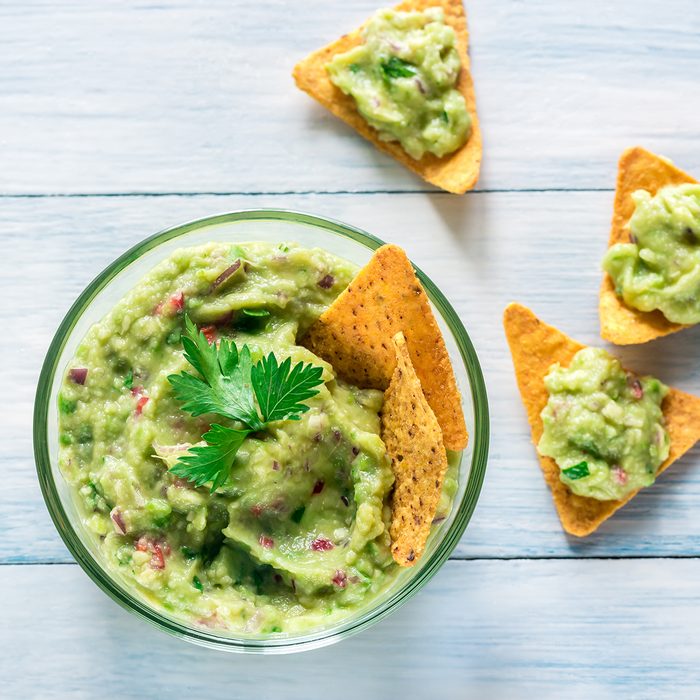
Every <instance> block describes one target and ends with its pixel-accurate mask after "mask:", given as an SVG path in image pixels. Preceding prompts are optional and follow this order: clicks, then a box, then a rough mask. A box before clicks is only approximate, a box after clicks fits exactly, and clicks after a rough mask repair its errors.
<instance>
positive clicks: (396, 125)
mask: <svg viewBox="0 0 700 700" xmlns="http://www.w3.org/2000/svg"><path fill="white" fill-rule="evenodd" d="M363 32H364V43H363V44H362V45H360V46H357V47H355V48H354V49H351V50H350V51H348V52H346V53H343V54H339V55H337V56H335V58H334V59H333V60H332V61H331V62H330V63H329V64H328V65H327V66H326V68H327V70H328V73H329V76H330V79H331V81H332V82H333V83H334V84H335V85H337V86H338V87H339V88H340V89H341V90H342V91H343V92H344V93H345V94H346V95H350V96H352V97H353V98H354V100H355V102H356V105H357V109H358V111H359V112H360V114H361V115H362V116H363V117H364V119H365V120H366V121H367V122H368V123H369V124H370V125H371V126H373V127H374V128H375V129H377V131H378V132H379V137H380V138H381V139H382V140H385V141H399V142H400V143H401V145H402V147H403V148H404V150H405V151H406V153H408V154H409V155H410V156H411V157H412V158H414V159H416V160H420V158H422V157H423V155H425V153H432V154H434V155H436V156H438V157H442V156H444V155H447V154H448V153H452V152H454V151H456V150H457V149H458V148H460V147H461V146H462V145H464V144H465V143H466V141H467V139H468V138H469V135H470V134H471V117H470V116H469V112H468V111H467V106H466V103H465V100H464V97H463V96H462V94H461V93H460V92H459V91H458V90H456V89H455V86H456V84H457V79H458V77H459V72H460V70H461V61H460V58H459V54H458V53H457V49H456V47H455V42H456V39H455V32H454V30H453V29H452V27H450V26H449V25H447V24H445V22H444V15H443V11H442V9H440V8H430V9H428V10H425V11H424V12H397V11H395V10H389V9H387V10H379V11H378V12H377V13H376V14H375V15H374V17H373V18H372V19H371V20H370V21H369V22H368V23H367V25H366V26H365V28H364V30H363Z"/></svg>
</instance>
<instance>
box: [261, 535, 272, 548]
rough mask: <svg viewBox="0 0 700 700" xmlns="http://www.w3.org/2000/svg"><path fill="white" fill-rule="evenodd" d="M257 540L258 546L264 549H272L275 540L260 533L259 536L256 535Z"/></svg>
mask: <svg viewBox="0 0 700 700" xmlns="http://www.w3.org/2000/svg"><path fill="white" fill-rule="evenodd" d="M258 542H259V543H260V546H261V547H264V548H265V549H272V548H273V547H274V546H275V541H274V540H273V539H272V537H268V536H267V535H260V537H258Z"/></svg>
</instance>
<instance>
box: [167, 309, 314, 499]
mask: <svg viewBox="0 0 700 700" xmlns="http://www.w3.org/2000/svg"><path fill="white" fill-rule="evenodd" d="M182 346H183V348H184V351H185V353H184V354H185V358H186V359H187V361H188V362H189V363H190V364H191V365H192V367H194V369H196V370H197V372H198V373H199V375H200V376H195V375H194V374H190V373H189V372H181V373H180V374H171V375H170V376H169V377H168V381H169V382H170V384H171V385H172V387H173V392H174V394H175V398H176V399H177V400H178V401H180V402H181V403H182V408H183V410H185V411H187V412H188V413H191V414H192V415H193V416H201V415H204V414H207V413H214V414H216V415H219V416H223V417H224V418H229V419H231V420H233V421H236V422H237V423H239V424H242V427H241V428H239V427H236V428H229V427H227V426H224V425H219V424H218V423H213V424H212V425H211V426H210V429H209V431H208V432H206V433H205V434H204V435H203V436H202V437H203V439H204V441H205V442H206V445H196V446H194V447H191V448H190V449H189V450H188V451H187V452H186V453H185V454H184V455H182V456H181V457H180V458H179V459H178V460H177V462H176V463H175V465H174V466H173V467H172V468H171V470H170V471H171V472H172V473H173V474H175V475H176V476H179V477H182V478H184V479H187V480H189V481H191V482H192V483H193V484H194V485H195V486H204V485H205V484H207V483H211V491H212V492H213V491H215V490H216V489H217V488H219V487H220V486H223V484H224V483H225V482H226V479H227V478H228V474H229V471H230V469H231V465H232V464H233V460H234V458H235V456H236V452H238V449H239V448H240V446H241V445H242V444H243V441H244V440H245V439H246V438H247V437H248V435H250V434H251V433H254V432H258V431H260V430H263V429H265V428H266V427H267V426H268V425H269V424H270V423H273V422H275V421H281V420H299V418H300V417H301V414H303V413H306V411H308V410H309V407H308V406H307V405H306V404H304V403H302V402H303V401H306V400H307V399H310V398H312V397H313V396H316V394H318V391H319V390H318V389H317V387H318V386H319V385H321V384H323V378H322V375H323V370H322V368H321V367H315V366H314V365H311V364H304V363H303V362H298V363H297V364H295V365H294V366H293V367H292V361H291V358H287V359H286V360H284V361H283V362H282V364H279V363H278V362H277V358H276V357H275V355H274V353H270V354H269V355H268V356H267V357H263V358H262V359H261V360H260V361H259V362H256V363H255V364H253V361H252V358H251V355H250V349H249V348H248V346H247V345H244V346H243V347H242V348H241V349H240V351H239V350H238V348H237V347H236V345H235V343H233V342H231V341H229V340H225V339H222V340H221V341H220V342H219V345H218V346H217V344H216V343H212V344H211V345H210V344H209V342H208V341H207V339H206V336H205V335H204V333H202V332H201V331H198V330H197V327H196V326H195V325H194V323H192V321H191V320H190V319H189V318H188V317H187V316H185V332H184V333H183V335H182ZM256 400H257V405H256Z"/></svg>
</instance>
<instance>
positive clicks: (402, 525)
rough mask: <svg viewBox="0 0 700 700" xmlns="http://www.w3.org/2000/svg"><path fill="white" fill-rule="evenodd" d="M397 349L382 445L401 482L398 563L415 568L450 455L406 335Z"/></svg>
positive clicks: (395, 526)
mask: <svg viewBox="0 0 700 700" xmlns="http://www.w3.org/2000/svg"><path fill="white" fill-rule="evenodd" d="M393 344H394V347H395V349H396V360H397V363H396V369H395V370H394V374H393V376H392V378H391V382H390V383H389V388H388V389H387V390H386V393H385V395H384V407H383V408H382V440H384V444H385V445H386V449H387V452H388V453H389V457H391V467H392V469H393V470H394V476H395V478H396V481H395V484H394V494H393V497H392V505H391V527H390V530H389V532H390V534H391V542H392V544H391V554H392V556H393V557H394V560H395V561H396V563H397V564H400V565H401V566H413V565H414V564H415V563H416V562H417V561H418V560H419V559H420V558H421V555H422V554H423V550H424V549H425V543H426V541H427V539H428V535H429V534H430V527H431V525H432V523H433V518H434V517H435V511H436V510H437V507H438V503H439V502H440V492H441V491H442V481H443V479H444V478H445V472H446V471H447V452H445V447H444V445H443V443H442V431H441V430H440V426H439V425H438V422H437V418H436V417H435V414H434V413H433V411H432V409H431V408H430V406H429V405H428V402H427V401H426V400H425V396H424V395H423V390H422V389H421V383H420V380H419V379H418V376H417V375H416V373H415V370H414V369H413V365H412V364H411V357H410V355H409V353H408V348H407V347H406V339H405V338H404V336H403V333H397V334H396V335H395V336H394V338H393Z"/></svg>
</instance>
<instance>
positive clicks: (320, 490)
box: [59, 243, 456, 634]
mask: <svg viewBox="0 0 700 700" xmlns="http://www.w3.org/2000/svg"><path fill="white" fill-rule="evenodd" d="M355 272H356V270H355V268H354V266H352V265H350V264H349V263H347V262H345V261H343V260H341V259H339V258H337V257H335V256H333V255H331V254H329V253H327V252H325V251H322V250H318V249H313V250H308V249H303V248H301V247H299V246H297V245H296V244H281V245H273V244H269V243H246V244H242V245H231V244H224V243H210V244H207V245H203V246H200V247H196V248H187V249H181V250H178V251H176V252H174V253H173V254H172V255H171V256H170V257H169V258H168V259H166V260H165V261H163V262H162V263H160V264H159V265H158V266H156V267H155V268H154V269H153V270H152V271H151V272H150V273H149V274H148V275H146V276H145V277H144V278H143V279H142V280H141V282H140V283H139V284H138V285H137V286H136V287H135V288H134V289H132V290H131V291H130V292H129V293H128V294H127V295H126V296H125V297H124V299H122V301H120V302H119V303H118V304H117V305H116V306H115V307H114V308H113V309H112V311H111V312H110V313H109V314H108V315H107V316H106V317H105V318H104V319H103V320H102V321H100V322H99V323H97V324H96V325H94V326H93V327H92V328H91V329H90V331H89V332H88V334H87V335H86V337H85V339H84V340H83V341H82V343H81V344H80V346H79V348H78V350H77V352H76V355H75V358H74V359H73V360H72V361H71V363H70V366H69V367H68V368H67V370H66V374H65V378H64V381H63V384H62V386H61V390H60V396H59V414H60V424H59V439H60V452H59V462H60V467H61V470H62V472H63V474H64V475H65V478H66V479H67V481H68V482H69V483H70V484H71V486H72V487H73V489H74V491H75V493H76V495H77V497H78V501H79V503H80V506H81V510H82V512H83V515H84V522H85V524H86V526H87V528H88V529H89V530H90V531H92V532H93V533H94V535H95V537H96V539H97V541H98V543H99V548H100V550H101V553H102V555H103V559H104V562H105V565H106V566H107V568H108V570H109V571H111V572H112V573H113V574H114V576H115V577H116V578H118V579H120V580H121V581H122V582H123V583H124V584H125V585H126V586H128V587H129V588H131V589H132V590H134V591H135V592H136V593H137V594H138V595H140V596H141V597H144V598H146V599H147V600H148V601H149V602H150V603H151V604H154V605H156V606H159V607H161V608H164V609H165V610H166V611H169V612H170V613H171V614H173V615H175V616H177V617H180V618H183V619H185V620H186V621H188V622H189V623H190V624H195V625H201V626H206V627H211V628H216V629H222V630H229V631H234V632H238V633H251V634H274V633H287V632H298V631H305V630H309V629H313V628H316V627H319V626H322V625H327V624H329V623H330V622H333V621H335V620H337V619H340V618H342V617H346V616H348V615H350V614H352V613H353V612H355V611H356V610H357V609H359V608H361V607H363V606H364V605H366V604H368V603H371V602H372V600H373V599H375V598H376V597H377V596H379V595H380V594H381V593H382V592H383V591H385V590H386V589H387V588H388V587H389V586H390V585H391V584H392V583H393V581H394V580H395V579H396V577H397V576H398V571H399V567H398V566H397V565H396V564H395V563H394V562H393V560H392V557H391V552H390V544H391V542H390V537H389V533H388V525H389V521H390V508H389V495H390V492H391V489H392V484H393V473H392V470H391V466H390V462H389V459H388V457H387V453H386V448H385V446H384V444H383V442H382V441H381V439H380V437H379V430H380V419H379V415H378V414H379V411H380V409H381V407H382V401H383V394H382V393H381V392H379V391H376V390H369V389H365V390H362V389H358V388H356V387H354V386H351V385H349V384H347V383H344V382H343V381H341V380H340V379H338V378H337V377H336V376H335V374H334V371H333V368H332V367H331V366H330V365H329V364H328V363H326V362H324V361H322V360H320V359H319V358H318V357H316V356H315V355H314V354H312V353H311V352H310V351H309V350H307V349H305V348H303V347H301V346H300V345H298V344H297V337H298V336H300V335H301V334H302V333H303V332H304V331H305V330H306V329H307V328H308V327H309V326H310V325H311V323H313V321H314V320H315V319H316V318H317V317H318V316H319V315H320V314H321V312H322V311H323V310H325V309H326V308H327V307H328V306H329V305H330V303H331V302H332V301H333V300H334V299H335V297H337V295H338V294H339V293H340V292H341V291H342V290H343V289H344V288H345V287H346V286H347V284H348V283H349V282H350V280H351V279H352V278H353V276H354V275H355ZM185 314H186V315H187V317H188V318H189V319H191V320H192V321H193V322H194V323H195V324H197V326H198V327H199V329H200V330H201V331H202V332H203V333H204V334H205V336H206V338H207V339H208V340H209V341H210V342H211V343H216V342H217V341H220V340H221V339H224V338H226V339H230V340H232V341H233V342H234V343H235V344H236V346H238V347H241V346H243V345H247V346H248V348H249V349H250V351H251V354H252V356H253V359H254V360H259V359H260V358H261V357H262V356H263V355H267V354H268V353H271V352H272V353H274V355H275V357H276V358H277V359H278V360H279V362H282V361H283V360H284V359H286V358H291V361H292V362H293V363H297V362H299V361H304V362H305V363H311V364H313V365H315V366H319V367H322V368H323V381H324V383H323V384H322V385H321V386H320V387H319V393H318V394H317V395H316V396H314V397H313V398H311V399H309V400H308V401H307V402H306V403H307V405H308V407H309V410H308V411H307V412H305V413H303V414H302V415H301V416H300V419H299V420H286V421H279V422H277V423H273V424H271V425H270V426H269V427H267V428H266V429H265V430H263V431H259V432H257V433H251V434H250V436H248V437H247V438H246V439H245V441H244V442H243V443H242V445H241V446H240V449H239V450H238V452H237V453H236V455H235V458H234V461H233V464H232V466H231V468H230V473H229V474H228V476H227V478H226V480H225V483H224V484H223V486H221V487H219V488H216V489H215V490H214V491H213V492H212V491H211V490H210V488H208V485H207V486H204V487H199V488H197V487H195V486H194V485H193V484H192V482H191V481H188V480H186V479H183V478H181V477H176V476H174V474H173V473H172V472H171V471H170V469H171V468H172V467H173V465H174V464H175V463H176V462H177V461H178V459H179V458H180V457H181V456H182V455H185V454H186V453H187V452H188V450H189V449H190V448H192V447H193V446H196V445H200V444H203V443H202V436H203V434H204V433H206V431H207V430H209V428H210V425H211V424H212V422H213V421H214V420H216V422H219V423H221V422H225V421H226V419H225V418H224V419H221V418H220V417H216V418H214V417H212V416H209V415H200V416H197V417H193V416H192V415H190V414H189V413H187V412H185V411H183V409H182V405H181V404H180V403H178V401H177V400H176V399H175V397H174V395H173V388H172V386H171V384H170V382H169V381H168V377H169V376H171V375H173V374H176V373H179V372H182V371H183V370H186V369H188V367H189V366H188V363H187V360H186V358H185V357H184V356H183V344H182V333H183V324H184V318H185ZM189 368H190V369H191V367H189ZM455 488H456V482H455V480H454V472H452V475H451V478H449V479H448V480H447V483H446V487H445V488H444V490H443V501H442V503H441V508H440V510H439V516H441V517H444V516H445V514H446V513H447V511H448V509H449V506H450V499H451V496H452V495H453V494H454V491H455Z"/></svg>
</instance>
